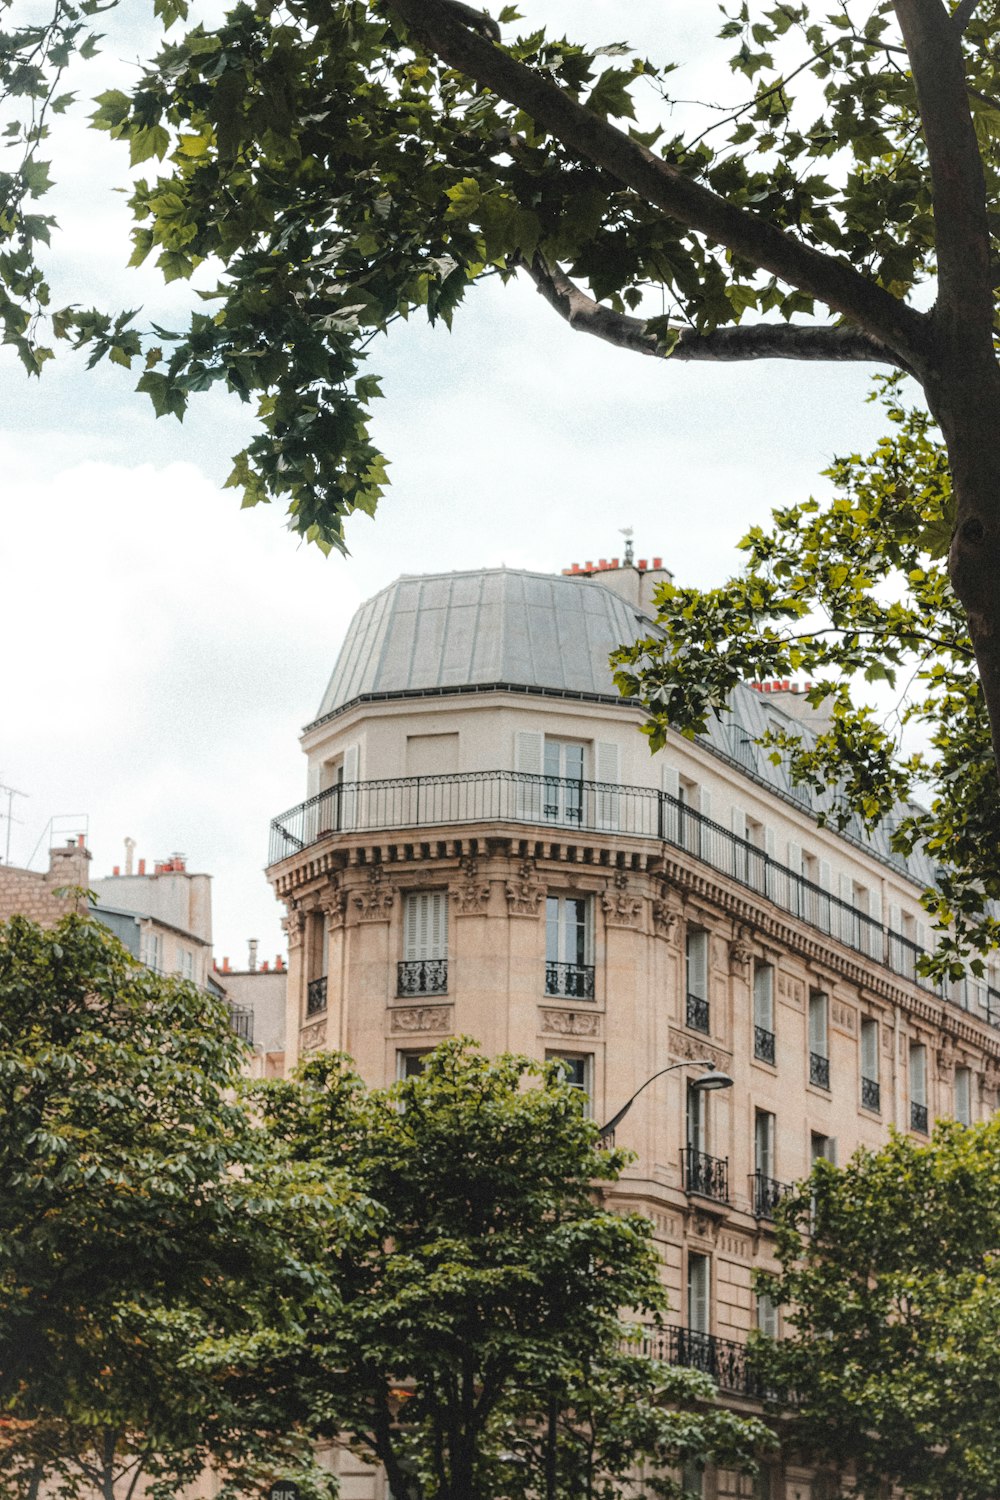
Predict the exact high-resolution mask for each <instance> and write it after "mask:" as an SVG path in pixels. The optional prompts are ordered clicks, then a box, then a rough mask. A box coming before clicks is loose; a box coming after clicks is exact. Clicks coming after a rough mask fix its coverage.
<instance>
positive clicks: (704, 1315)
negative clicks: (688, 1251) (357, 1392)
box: [688, 1255, 709, 1333]
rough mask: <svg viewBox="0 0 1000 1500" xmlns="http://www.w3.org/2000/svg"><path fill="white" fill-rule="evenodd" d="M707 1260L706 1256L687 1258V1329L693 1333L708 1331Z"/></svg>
mask: <svg viewBox="0 0 1000 1500" xmlns="http://www.w3.org/2000/svg"><path fill="white" fill-rule="evenodd" d="M708 1309H709V1260H708V1256H707V1255H690V1256H689V1258H688V1327H689V1328H690V1329H691V1331H692V1332H693V1333H707V1332H708V1329H709V1310H708Z"/></svg>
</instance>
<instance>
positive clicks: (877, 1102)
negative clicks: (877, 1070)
mask: <svg viewBox="0 0 1000 1500" xmlns="http://www.w3.org/2000/svg"><path fill="white" fill-rule="evenodd" d="M861 1108H862V1109H870V1110H871V1111H872V1113H873V1114H876V1115H877V1114H880V1113H881V1110H882V1090H881V1088H880V1087H879V1084H878V1081H877V1080H876V1079H874V1078H862V1080H861Z"/></svg>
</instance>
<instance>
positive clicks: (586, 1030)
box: [541, 1010, 601, 1036]
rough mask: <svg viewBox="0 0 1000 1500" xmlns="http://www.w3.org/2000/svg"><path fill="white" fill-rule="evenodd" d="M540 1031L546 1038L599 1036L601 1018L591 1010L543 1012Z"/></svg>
mask: <svg viewBox="0 0 1000 1500" xmlns="http://www.w3.org/2000/svg"><path fill="white" fill-rule="evenodd" d="M541 1029H542V1031H543V1033H545V1034H546V1035H548V1036H600V1034H601V1017H600V1015H599V1014H598V1013H597V1012H596V1011H592V1010H543V1011H542V1012H541Z"/></svg>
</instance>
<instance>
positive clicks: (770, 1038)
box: [753, 1026, 774, 1067]
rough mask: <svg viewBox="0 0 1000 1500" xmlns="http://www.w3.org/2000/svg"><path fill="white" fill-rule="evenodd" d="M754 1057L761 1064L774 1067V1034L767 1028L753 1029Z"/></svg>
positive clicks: (756, 1027)
mask: <svg viewBox="0 0 1000 1500" xmlns="http://www.w3.org/2000/svg"><path fill="white" fill-rule="evenodd" d="M753 1055H754V1057H757V1058H759V1059H760V1061H761V1062H766V1063H770V1064H771V1066H772V1067H773V1066H774V1032H773V1031H768V1029H767V1027H766V1026H755V1027H754V1029H753Z"/></svg>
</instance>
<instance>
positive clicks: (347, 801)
mask: <svg viewBox="0 0 1000 1500" xmlns="http://www.w3.org/2000/svg"><path fill="white" fill-rule="evenodd" d="M360 760H361V757H360V754H359V750H358V746H357V745H348V746H347V748H346V750H345V751H344V780H343V782H342V784H341V790H340V826H341V828H357V827H358V826H360V823H359V802H358V768H359V765H360Z"/></svg>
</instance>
